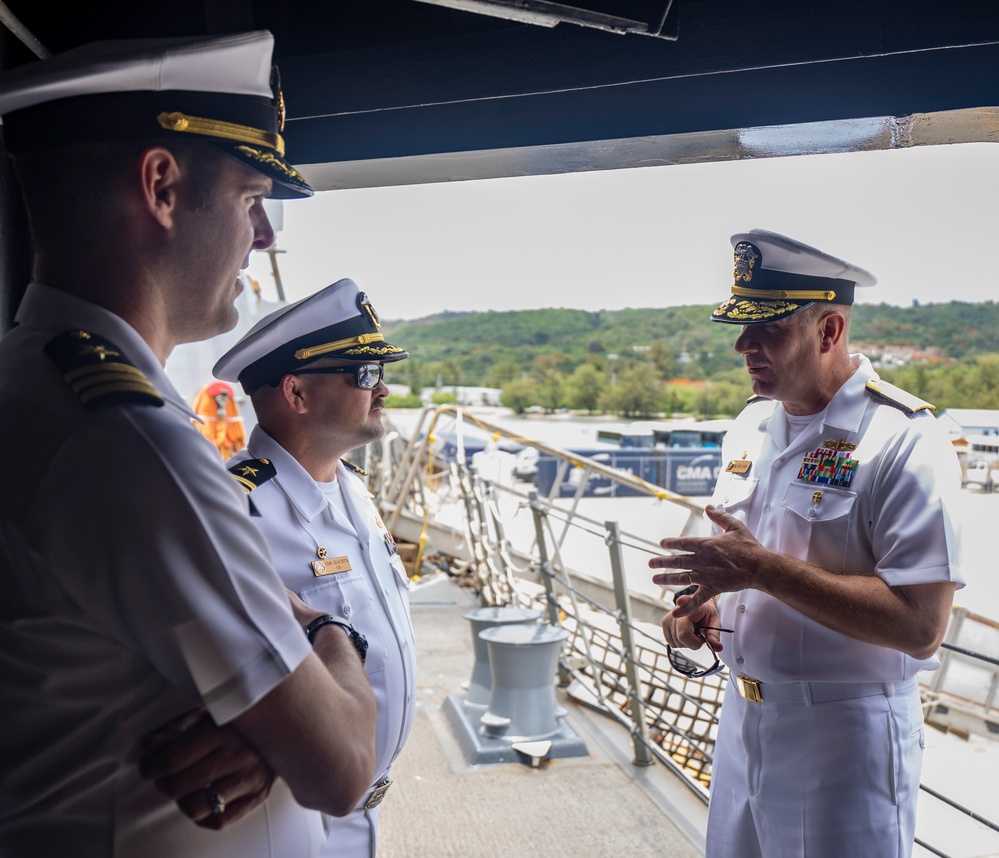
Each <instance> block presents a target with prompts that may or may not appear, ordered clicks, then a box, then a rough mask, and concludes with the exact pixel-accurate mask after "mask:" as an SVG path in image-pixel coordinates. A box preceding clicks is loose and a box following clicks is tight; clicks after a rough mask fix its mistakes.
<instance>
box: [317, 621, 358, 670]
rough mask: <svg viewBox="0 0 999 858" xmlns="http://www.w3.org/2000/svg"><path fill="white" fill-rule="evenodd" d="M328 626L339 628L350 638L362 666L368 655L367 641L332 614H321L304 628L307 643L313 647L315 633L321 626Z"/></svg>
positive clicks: (350, 626) (345, 622) (349, 625)
mask: <svg viewBox="0 0 999 858" xmlns="http://www.w3.org/2000/svg"><path fill="white" fill-rule="evenodd" d="M328 625H334V626H340V628H342V629H343V630H344V631H345V632H346V633H347V637H349V638H350V642H351V643H352V644H353V645H354V649H356V650H357V654H358V655H359V656H360V657H361V664H364V659H365V658H366V656H367V654H368V639H367V638H366V637H365V636H364V635H362V634H361V633H360V632H359V631H358V630H357V629H355V628H354V627H353V626H352V625H351V624H350V623H348V622H347V621H346V620H341V619H340V618H339V617H334V616H333V615H332V614H323V615H322V616H321V617H316V618H315V619H314V620H313V621H312V622H311V623H309V624H308V625H307V626H306V627H305V636H306V637H307V638H308V639H309V643H310V644H313V646H314V645H315V640H314V638H315V636H316V632H318V631H319V630H320V629H321V628H322V627H323V626H328Z"/></svg>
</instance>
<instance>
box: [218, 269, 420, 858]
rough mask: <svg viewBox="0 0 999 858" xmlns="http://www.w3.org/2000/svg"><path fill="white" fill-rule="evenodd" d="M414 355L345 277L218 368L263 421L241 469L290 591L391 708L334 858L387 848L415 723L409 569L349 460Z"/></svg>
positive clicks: (283, 314)
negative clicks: (398, 370)
mask: <svg viewBox="0 0 999 858" xmlns="http://www.w3.org/2000/svg"><path fill="white" fill-rule="evenodd" d="M408 356H409V355H408V353H407V352H405V351H403V350H402V349H401V348H399V347H398V346H395V345H392V344H391V343H388V342H386V341H385V338H384V336H383V334H382V332H381V324H380V322H379V320H378V315H377V314H376V313H375V310H374V307H372V305H371V302H370V301H369V300H368V297H367V296H366V295H365V294H364V293H363V292H361V291H360V290H359V289H358V287H357V285H356V284H355V283H354V282H353V281H352V280H346V279H345V280H338V281H337V282H336V283H334V284H332V285H331V286H327V287H326V288H325V289H323V290H321V291H320V292H317V293H316V294H315V295H312V296H310V297H308V298H305V299H303V300H301V301H298V302H297V303H295V304H292V305H290V306H288V307H284V308H282V309H280V310H278V311H276V312H274V313H272V314H270V315H269V316H267V317H265V318H264V319H262V320H261V321H260V322H258V323H257V324H256V325H255V326H254V327H253V328H252V330H250V331H249V332H248V333H247V334H246V335H245V336H244V337H243V338H242V339H241V340H240V341H239V342H238V343H236V345H234V346H233V347H232V348H231V349H230V350H229V351H228V352H227V353H226V354H225V355H223V356H222V358H221V359H220V360H219V361H218V363H217V364H216V365H215V370H214V374H215V376H216V377H218V378H220V379H222V380H224V381H230V382H235V381H239V382H240V383H241V384H242V385H243V389H244V390H245V391H246V392H247V393H248V394H249V395H250V397H251V399H252V402H253V408H254V411H255V412H256V415H257V421H258V423H257V426H256V427H255V428H254V430H253V432H252V433H251V435H250V439H249V445H248V449H247V450H245V451H244V452H242V453H239V454H237V455H236V456H235V457H233V458H232V459H231V460H230V461H229V466H230V470H231V471H232V473H233V475H234V476H235V477H236V478H237V480H238V481H239V482H240V483H241V484H242V485H243V486H244V488H246V489H247V491H252V494H250V496H249V499H250V501H251V503H252V509H253V510H254V511H255V513H256V514H257V515H258V516H259V517H258V518H255V519H254V520H255V521H256V522H257V524H258V525H259V526H260V528H261V530H262V531H263V533H264V536H265V537H266V538H267V542H268V544H269V545H270V549H271V554H272V555H273V557H274V561H275V565H276V567H277V568H278V570H279V571H280V574H281V576H282V578H283V579H284V583H285V585H286V586H287V587H288V588H289V589H290V590H292V591H293V592H295V593H297V594H298V595H299V596H300V597H301V598H302V600H303V601H304V602H305V603H306V604H307V605H309V606H310V607H311V608H314V609H315V610H317V611H322V612H323V613H324V614H325V617H324V618H323V619H321V620H319V621H318V622H328V623H330V624H335V625H337V626H340V627H341V628H342V629H343V631H344V632H345V633H346V635H347V636H348V637H349V638H350V639H351V640H352V641H353V642H354V643H355V644H356V645H357V646H358V647H359V648H360V649H361V650H365V655H366V657H365V669H366V670H367V674H368V679H369V680H370V682H371V687H372V689H373V690H374V694H375V700H376V702H377V706H378V737H377V744H376V754H377V763H376V765H375V778H374V779H373V781H372V783H371V787H370V789H369V791H368V792H367V794H366V795H365V796H364V797H363V798H362V799H361V801H359V802H358V804H357V807H356V809H355V810H354V812H353V813H350V814H348V815H347V816H345V817H343V818H341V819H334V820H331V821H330V822H331V826H330V833H329V840H328V842H327V847H326V850H325V852H324V853H323V854H324V855H328V856H349V858H361V856H364V858H369V856H374V854H375V845H376V834H377V826H378V815H379V812H380V810H381V807H380V805H381V802H382V799H383V798H384V797H385V796H386V793H387V791H388V789H389V784H390V783H391V782H390V780H389V774H390V770H391V767H392V762H393V761H394V760H395V758H396V757H397V756H398V754H399V752H400V751H401V750H402V746H403V744H404V743H405V741H406V737H407V736H408V735H409V730H410V727H411V726H412V723H413V707H414V700H413V693H414V683H415V680H416V646H415V642H414V640H413V628H412V626H411V624H410V620H409V593H408V588H409V577H408V575H407V574H406V570H405V568H404V566H403V564H402V560H401V558H400V557H399V554H398V553H397V552H396V548H395V542H394V541H393V539H392V535H391V534H390V533H389V532H388V530H387V529H386V527H385V524H384V522H383V521H382V519H381V518H380V517H379V515H378V511H377V509H376V508H375V505H374V503H373V502H372V500H371V494H370V493H369V492H368V489H367V487H366V486H365V483H364V480H363V479H362V478H361V476H362V475H361V474H359V473H358V472H357V469H356V468H354V467H353V466H351V465H350V464H348V463H347V462H345V461H344V460H343V459H342V457H343V456H345V455H346V454H347V453H348V452H350V451H351V450H353V449H355V448H357V447H360V446H363V445H364V444H367V443H368V442H369V441H373V440H375V439H377V438H380V437H381V436H382V434H383V432H384V429H383V427H382V403H383V402H384V400H385V397H386V396H387V395H388V389H387V388H386V387H385V384H384V382H383V381H382V372H383V366H384V364H386V363H389V362H392V361H399V360H402V359H404V358H406V357H408Z"/></svg>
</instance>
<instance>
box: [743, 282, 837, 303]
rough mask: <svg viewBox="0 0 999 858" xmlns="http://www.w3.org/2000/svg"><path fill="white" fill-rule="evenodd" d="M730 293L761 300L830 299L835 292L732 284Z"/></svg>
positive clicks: (833, 296) (833, 297)
mask: <svg viewBox="0 0 999 858" xmlns="http://www.w3.org/2000/svg"><path fill="white" fill-rule="evenodd" d="M732 294H733V295H738V296H740V297H742V298H757V299H759V300H761V301H786V300H788V299H789V298H790V299H792V300H796V301H832V300H834V299H835V298H836V293H835V292H833V291H832V290H831V289H828V290H823V289H747V288H746V287H745V286H735V285H733V286H732Z"/></svg>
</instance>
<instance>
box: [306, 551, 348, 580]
mask: <svg viewBox="0 0 999 858" xmlns="http://www.w3.org/2000/svg"><path fill="white" fill-rule="evenodd" d="M349 571H350V560H348V559H347V555H344V556H343V557H327V558H326V559H325V560H313V561H312V574H313V575H315V576H316V577H317V578H322V576H323V575H336V573H337V572H349Z"/></svg>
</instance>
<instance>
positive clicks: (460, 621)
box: [378, 574, 707, 858]
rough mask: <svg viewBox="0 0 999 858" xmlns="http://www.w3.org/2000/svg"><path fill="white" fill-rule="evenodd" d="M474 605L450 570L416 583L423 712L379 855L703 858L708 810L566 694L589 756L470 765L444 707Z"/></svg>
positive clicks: (458, 671) (462, 673) (398, 771)
mask: <svg viewBox="0 0 999 858" xmlns="http://www.w3.org/2000/svg"><path fill="white" fill-rule="evenodd" d="M476 607H479V601H478V599H477V597H476V596H475V595H474V594H473V593H472V592H471V591H469V590H467V589H463V588H461V587H459V586H458V585H457V583H456V581H455V580H454V579H452V578H449V577H448V576H446V575H444V574H441V575H439V576H437V577H432V578H429V579H427V578H424V579H422V580H420V581H419V582H418V583H416V584H414V587H413V591H412V616H413V626H414V628H415V631H416V640H417V646H418V659H419V661H418V677H417V694H418V700H417V704H416V716H415V720H414V724H413V730H412V733H411V734H410V737H409V741H408V742H407V744H406V747H405V749H404V750H403V752H402V754H401V756H400V757H399V759H398V761H397V762H396V764H395V767H394V769H393V774H392V778H393V781H394V783H393V786H392V788H391V790H390V791H389V793H388V794H387V796H386V798H385V802H384V804H383V805H382V811H381V822H380V830H379V838H378V855H379V858H431V856H433V858H452V856H453V858H496V856H503V858H520V856H528V855H530V856H554V858H561V856H565V858H570V856H571V858H603V856H612V855H622V854H626V855H629V856H632V858H645V857H646V856H648V858H653V856H655V857H656V858H659V856H662V855H669V856H671V858H698V856H702V855H703V854H704V827H705V824H706V821H707V807H706V806H705V805H704V803H703V802H702V801H701V800H700V799H699V798H698V797H697V796H695V795H694V794H693V793H692V792H690V790H689V789H688V788H687V787H685V786H684V785H683V784H682V783H681V782H680V781H679V780H678V779H677V778H676V777H674V776H673V775H671V774H670V772H669V771H667V770H666V769H665V768H664V767H663V766H661V765H658V764H657V765H653V766H650V767H636V766H634V765H633V764H632V762H631V761H632V753H631V742H630V737H629V735H628V733H627V731H626V730H625V729H624V728H623V727H621V726H620V725H619V724H617V723H615V722H613V721H611V720H609V719H607V718H606V717H604V716H601V715H599V714H597V713H595V712H593V711H591V710H589V709H587V708H586V707H584V706H581V705H580V704H578V703H576V702H574V701H573V700H571V699H570V698H569V697H567V696H566V695H565V693H564V692H563V691H561V690H557V692H556V693H557V695H558V705H559V706H562V707H564V708H565V709H566V710H567V711H568V714H567V716H566V721H567V723H568V724H569V726H570V727H571V728H572V729H573V730H574V731H575V732H576V733H577V734H578V735H579V737H580V738H581V739H582V740H583V741H584V743H585V744H586V747H587V750H588V752H589V755H588V756H585V757H575V758H566V759H556V760H550V761H544V762H542V763H541V765H540V766H539V767H537V768H532V767H531V766H530V765H528V764H526V763H507V764H491V765H473V766H469V765H467V764H466V763H465V760H464V757H463V755H462V752H461V749H460V747H459V745H458V742H457V739H456V738H455V736H454V735H453V733H452V730H451V727H450V725H449V723H448V721H447V718H446V717H445V714H444V710H443V709H442V706H443V704H444V701H445V699H446V698H447V696H448V695H450V694H458V693H461V692H462V683H465V682H467V681H468V679H469V677H470V675H471V671H472V666H473V663H474V656H473V651H472V640H471V631H470V626H469V623H468V621H467V620H465V619H464V614H466V613H468V612H469V611H470V610H472V609H473V608H476ZM553 680H554V677H553Z"/></svg>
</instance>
